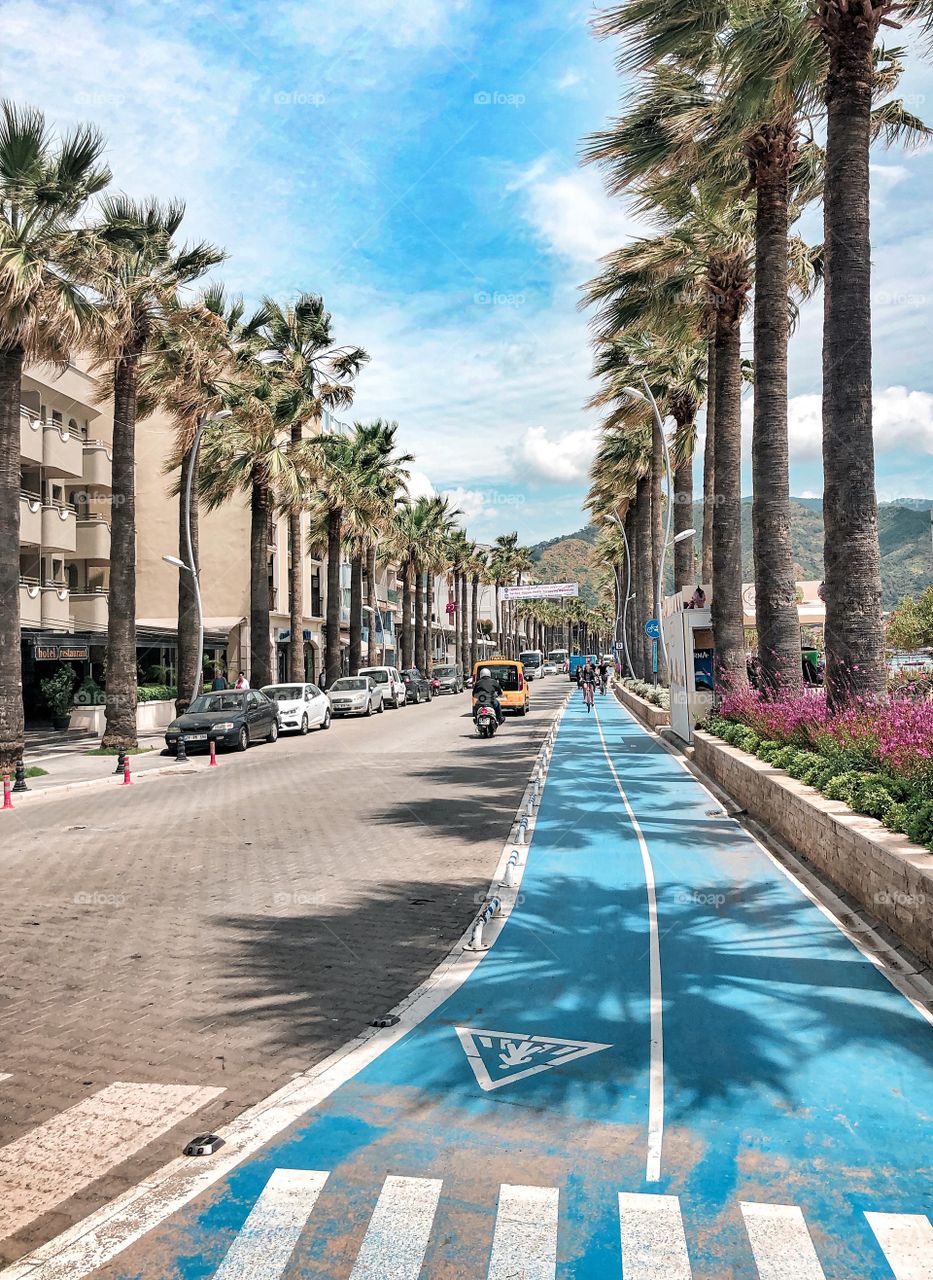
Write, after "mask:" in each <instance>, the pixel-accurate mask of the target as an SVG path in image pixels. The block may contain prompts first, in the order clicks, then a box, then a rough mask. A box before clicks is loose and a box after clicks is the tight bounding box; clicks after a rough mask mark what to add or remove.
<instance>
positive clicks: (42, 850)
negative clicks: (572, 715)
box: [0, 677, 567, 1262]
mask: <svg viewBox="0 0 933 1280" xmlns="http://www.w3.org/2000/svg"><path fill="white" fill-rule="evenodd" d="M566 688H567V685H566V681H564V680H562V679H560V678H559V677H552V678H550V679H549V680H545V681H544V682H541V683H539V684H538V685H537V686H536V687H535V689H534V697H533V710H532V713H531V715H530V716H529V717H528V718H527V719H525V720H521V719H517V718H509V719H508V721H507V723H506V726H505V727H504V729H503V731H502V732H501V733H500V734H499V735H498V736H497V737H496V739H494V740H493V741H492V742H488V743H487V742H481V741H479V740H477V739H476V738H475V736H474V735H473V733H472V723H471V721H470V719H469V709H468V708H469V704H468V695H464V696H462V697H459V698H456V697H444V698H438V699H436V700H435V702H434V703H433V704H430V705H425V706H421V707H413V706H412V707H406V708H404V709H402V710H400V711H393V712H386V713H385V714H383V715H381V716H376V717H374V718H373V719H371V720H358V721H339V722H335V724H334V725H333V727H332V728H331V729H330V730H329V731H327V732H316V733H312V734H310V735H309V736H308V737H307V738H295V737H288V738H285V737H283V738H281V739H280V740H279V742H278V743H277V744H275V745H261V746H257V747H254V748H252V749H251V750H250V751H249V752H248V753H246V754H245V755H224V756H222V757H221V763H220V767H219V768H217V769H207V768H206V766H205V767H202V768H200V769H198V770H197V771H196V772H194V773H188V772H185V771H184V770H182V769H181V768H179V771H178V773H177V774H175V775H172V776H167V777H159V778H158V779H157V780H154V781H147V782H145V783H144V784H142V785H138V786H136V787H134V788H132V789H131V788H125V789H124V788H102V789H96V788H89V789H84V790H82V791H79V792H71V793H67V794H63V795H62V796H61V797H59V798H55V799H51V798H50V799H44V800H42V801H41V802H35V803H30V802H29V801H25V802H24V803H22V804H21V805H20V806H19V807H18V808H17V809H16V811H15V812H14V813H12V814H4V815H3V818H4V820H5V821H4V824H3V826H2V827H0V883H2V885H3V893H2V897H0V922H2V927H0V1144H3V1145H2V1147H0V1237H3V1239H2V1242H0V1261H2V1262H9V1261H11V1260H12V1259H14V1258H18V1257H20V1256H21V1255H23V1254H24V1253H25V1252H26V1251H27V1250H29V1249H31V1248H33V1247H35V1246H36V1245H37V1244H40V1243H42V1242H43V1241H45V1240H47V1239H49V1238H50V1237H51V1236H53V1235H55V1234H56V1233H58V1232H59V1231H61V1230H63V1229H64V1228H65V1227H67V1226H69V1225H70V1224H71V1223H73V1222H75V1221H76V1220H78V1219H80V1218H83V1217H84V1216H86V1215H87V1214H88V1213H90V1212H92V1211H94V1210H95V1209H97V1208H99V1207H100V1206H101V1205H102V1204H105V1203H108V1202H109V1201H110V1200H111V1199H112V1198H113V1197H114V1196H115V1195H117V1194H119V1193H120V1192H121V1191H123V1190H124V1189H125V1188H127V1187H130V1186H133V1185H135V1184H136V1183H137V1182H138V1181H139V1179H140V1178H142V1177H145V1176H146V1174H147V1173H148V1172H149V1171H151V1170H153V1169H155V1168H157V1167H159V1166H160V1165H161V1164H163V1163H164V1162H165V1161H166V1160H167V1159H169V1158H171V1157H173V1156H175V1155H177V1154H178V1152H179V1150H180V1147H181V1145H182V1143H183V1141H184V1140H185V1139H187V1138H188V1137H190V1136H192V1135H193V1134H194V1133H195V1132H202V1131H204V1130H205V1129H210V1128H212V1127H217V1126H219V1125H221V1124H223V1123H227V1122H228V1121H229V1120H230V1119H231V1118H232V1117H233V1116H234V1115H236V1114H237V1113H238V1112H240V1111H241V1110H242V1109H243V1108H245V1107H247V1106H249V1105H250V1104H252V1103H255V1102H256V1101H258V1100H259V1099H261V1098H263V1097H265V1096H266V1095H267V1094H268V1093H269V1092H270V1091H271V1090H272V1089H274V1088H276V1087H277V1086H278V1085H280V1084H282V1083H283V1082H284V1081H287V1080H288V1079H289V1078H290V1077H292V1076H293V1075H295V1074H296V1073H298V1072H301V1071H304V1070H306V1069H307V1068H308V1067H309V1066H311V1065H312V1064H314V1063H315V1062H317V1061H319V1060H320V1059H321V1058H323V1057H324V1056H326V1055H327V1054H328V1053H330V1052H332V1051H333V1050H334V1049H335V1048H337V1047H338V1046H340V1045H342V1044H344V1043H345V1042H346V1041H348V1040H350V1039H351V1038H352V1037H354V1036H356V1035H357V1034H358V1033H359V1032H360V1031H361V1029H362V1028H364V1027H365V1026H366V1025H367V1024H368V1023H369V1021H370V1020H371V1019H373V1018H375V1017H379V1016H380V1015H382V1014H384V1013H385V1012H386V1011H387V1010H388V1009H390V1008H392V1007H393V1006H394V1005H395V1004H396V1003H397V1002H398V1001H399V1000H401V999H402V998H404V997H405V996H406V995H407V994H408V993H409V992H410V991H411V990H412V989H413V988H414V987H415V986H416V985H417V984H418V983H419V982H420V981H421V980H422V979H423V978H424V977H425V976H426V975H427V974H428V973H429V972H430V971H431V970H432V969H433V968H434V967H435V966H436V964H437V963H438V962H439V961H440V960H441V959H442V958H443V957H444V956H445V955H446V954H447V952H448V950H449V948H450V947H451V945H452V943H453V942H454V940H455V939H456V938H457V937H458V936H459V935H460V933H461V932H462V930H463V928H464V927H465V926H466V924H467V922H468V921H469V919H470V917H471V916H472V915H473V914H474V912H475V910H476V901H477V898H479V900H482V897H483V896H484V894H485V890H486V888H487V885H488V883H489V878H490V875H491V873H492V871H493V868H494V866H495V863H496V860H497V858H498V856H499V853H500V850H501V846H502V842H503V840H505V839H506V838H507V835H508V829H509V825H510V822H511V821H512V819H513V817H514V814H515V809H516V806H517V804H518V802H519V799H520V796H521V793H522V789H523V787H524V785H525V783H526V781H527V777H528V773H529V770H530V768H531V764H532V760H533V757H534V753H535V751H536V749H537V745H538V743H539V742H540V739H541V738H542V736H543V734H544V733H545V731H546V729H547V727H548V724H549V723H550V717H551V713H552V712H553V710H554V708H555V707H556V706H557V704H558V702H559V701H560V699H561V698H562V697H563V695H564V694H565V693H566Z"/></svg>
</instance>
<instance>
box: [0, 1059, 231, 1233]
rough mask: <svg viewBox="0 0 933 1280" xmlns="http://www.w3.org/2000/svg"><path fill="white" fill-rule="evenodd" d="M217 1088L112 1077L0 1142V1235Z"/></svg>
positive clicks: (142, 1143)
mask: <svg viewBox="0 0 933 1280" xmlns="http://www.w3.org/2000/svg"><path fill="white" fill-rule="evenodd" d="M221 1093H223V1089H213V1088H199V1087H198V1086H196V1085H174V1084H125V1083H123V1082H117V1083H115V1084H111V1085H108V1086H107V1087H106V1088H105V1089H101V1090H100V1092H99V1093H95V1094H93V1096H92V1097H90V1098H85V1099H84V1101H83V1102H79V1103H78V1104H77V1105H76V1106H74V1107H69V1109H68V1110H67V1111H62V1112H60V1113H59V1114H58V1115H57V1116H55V1117H53V1119H51V1120H49V1121H48V1122H47V1123H46V1124H43V1125H40V1126H39V1127H38V1128H37V1129H33V1130H32V1131H31V1132H29V1133H26V1134H24V1135H23V1137H21V1138H17V1139H16V1141H15V1142H11V1143H9V1144H8V1145H7V1146H5V1147H0V1238H2V1237H4V1236H8V1235H12V1233H13V1232H14V1231H19V1230H20V1229H21V1228H22V1227H24V1226H26V1224H27V1223H29V1222H32V1221H33V1219H34V1218H38V1217H39V1216H40V1215H41V1214H43V1213H47V1212H48V1210H49V1209H52V1208H54V1207H55V1205H57V1204H61V1202H62V1201H63V1200H68V1199H70V1198H71V1196H73V1195H76V1194H77V1193H78V1192H79V1191H81V1190H83V1188H84V1187H87V1186H90V1184H91V1183H92V1182H96V1180H97V1179H98V1178H100V1177H102V1176H103V1174H105V1173H106V1172H107V1171H108V1170H109V1169H113V1168H115V1167H116V1166H117V1165H118V1164H122V1163H123V1161H124V1160H126V1159H128V1158H129V1157H130V1156H132V1155H135V1154H136V1153H137V1152H138V1151H142V1149H143V1148H144V1147H146V1146H148V1145H149V1143H150V1142H152V1140H153V1139H154V1138H157V1137H158V1136H159V1134H161V1133H165V1132H167V1131H168V1130H169V1129H172V1128H174V1127H175V1125H176V1124H178V1122H179V1121H180V1120H183V1119H184V1118H185V1117H186V1116H190V1115H192V1114H193V1113H194V1112H195V1111H199V1110H200V1108H201V1107H203V1106H204V1105H205V1104H206V1103H208V1102H210V1101H211V1100H212V1099H214V1098H216V1097H217V1096H218V1094H221Z"/></svg>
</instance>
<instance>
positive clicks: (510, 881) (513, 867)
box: [502, 849, 518, 889]
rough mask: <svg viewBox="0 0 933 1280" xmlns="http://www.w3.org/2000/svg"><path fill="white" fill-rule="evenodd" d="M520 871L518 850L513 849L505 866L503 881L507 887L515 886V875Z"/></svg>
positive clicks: (512, 887)
mask: <svg viewBox="0 0 933 1280" xmlns="http://www.w3.org/2000/svg"><path fill="white" fill-rule="evenodd" d="M517 871H518V850H517V849H513V850H512V853H511V855H510V857H509V861H508V864H507V866H506V868H505V879H504V880H503V881H502V883H503V884H504V885H505V887H506V888H507V889H514V888H515V875H516V872H517Z"/></svg>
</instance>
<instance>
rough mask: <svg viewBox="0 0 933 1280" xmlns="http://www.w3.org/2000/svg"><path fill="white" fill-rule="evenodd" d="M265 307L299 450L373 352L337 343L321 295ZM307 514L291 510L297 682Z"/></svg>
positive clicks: (345, 397) (291, 651)
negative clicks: (307, 431)
mask: <svg viewBox="0 0 933 1280" xmlns="http://www.w3.org/2000/svg"><path fill="white" fill-rule="evenodd" d="M262 307H263V311H264V312H265V315H266V321H265V324H264V325H263V330H262V336H263V339H264V342H265V344H266V357H267V358H269V357H272V358H274V359H275V360H277V361H278V363H279V366H280V369H281V371H282V372H283V373H284V374H285V375H286V377H287V379H288V386H289V390H288V392H287V393H284V394H283V395H281V396H280V397H279V400H278V405H277V407H278V412H279V421H280V424H281V425H282V426H287V428H288V430H289V433H290V437H291V444H292V450H293V452H297V451H298V450H299V449H300V446H301V441H302V437H303V434H304V425H305V423H306V422H308V421H316V422H319V421H320V418H321V414H322V411H323V410H324V409H337V408H344V407H346V406H347V405H349V404H351V403H352V402H353V387H352V382H353V379H354V378H356V376H357V374H358V373H359V371H360V369H361V368H362V366H363V364H364V363H365V362H366V361H367V360H368V359H369V357H368V356H367V354H366V352H365V351H363V350H362V348H360V347H335V346H333V339H332V336H331V316H330V313H329V312H328V311H326V310H325V307H324V299H323V298H322V297H320V296H319V295H318V294H315V293H302V294H300V295H299V296H298V298H297V299H296V300H295V302H294V303H291V304H289V305H287V306H282V304H281V303H279V302H276V300H275V299H274V298H265V299H264V301H263V304H262ZM301 516H302V512H301V509H300V508H296V509H295V510H293V511H289V512H288V532H289V546H290V547H291V557H290V559H289V564H288V610H289V641H288V675H289V679H290V680H294V681H297V682H301V681H303V680H304V678H305V661H304V549H303V547H302V536H301Z"/></svg>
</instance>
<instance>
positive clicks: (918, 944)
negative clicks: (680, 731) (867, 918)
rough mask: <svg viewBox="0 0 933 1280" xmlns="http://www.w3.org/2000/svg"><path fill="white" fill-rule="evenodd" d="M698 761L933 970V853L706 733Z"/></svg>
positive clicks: (697, 742) (699, 738) (697, 743)
mask: <svg viewBox="0 0 933 1280" xmlns="http://www.w3.org/2000/svg"><path fill="white" fill-rule="evenodd" d="M693 745H694V760H695V762H696V764H697V766H698V768H700V769H701V770H702V771H703V772H704V773H705V774H706V775H707V776H708V777H710V778H712V779H713V781H714V782H716V783H717V784H718V786H720V787H721V788H722V789H723V791H726V792H728V794H729V795H730V796H731V797H732V798H733V799H734V800H735V801H736V803H737V804H739V805H741V807H742V808H743V809H745V810H747V812H748V813H749V815H750V816H751V817H752V818H754V819H755V821H757V822H759V823H760V824H761V825H762V826H763V827H767V828H769V829H770V830H772V831H774V832H775V833H776V834H777V835H778V836H780V838H781V839H782V840H783V841H784V842H785V844H787V845H789V846H790V847H791V848H792V849H794V850H795V851H796V852H797V853H799V854H800V855H801V857H803V858H806V859H807V861H808V862H811V863H812V864H813V865H814V866H815V867H817V868H818V869H819V870H820V871H822V872H823V873H824V874H825V875H826V876H827V877H828V878H829V879H830V880H832V881H833V883H834V884H836V885H837V886H838V887H839V888H840V889H843V890H844V891H845V892H846V893H848V894H850V895H851V896H852V897H853V898H855V899H856V900H857V901H858V902H859V903H861V905H862V906H863V907H865V908H866V909H867V910H868V911H870V912H871V913H872V914H873V915H875V916H877V917H878V919H879V920H882V921H883V922H884V923H885V924H886V925H887V926H888V927H889V928H891V929H893V930H894V932H895V933H897V934H898V936H899V937H900V938H902V939H903V940H904V942H906V943H907V945H908V946H909V947H910V948H911V950H912V951H914V952H916V954H917V955H918V956H921V957H922V958H923V959H924V960H925V961H926V962H927V963H928V964H930V965H933V854H931V853H930V852H929V850H927V849H924V848H922V847H921V846H920V845H916V844H912V843H911V841H909V840H908V839H907V837H906V836H902V835H896V834H895V833H894V832H892V831H888V830H887V828H886V827H883V826H882V825H881V823H880V822H876V821H875V819H874V818H867V817H865V816H864V815H862V814H859V813H854V812H853V811H852V810H851V809H850V808H849V806H848V805H846V804H843V803H842V802H841V801H838V800H827V799H826V798H825V796H823V795H821V794H820V793H819V792H818V791H816V790H814V788H813V787H808V786H805V785H804V784H803V783H802V782H798V781H797V780H796V779H795V778H791V777H789V775H788V774H786V773H784V772H783V770H781V769H775V768H774V766H773V765H769V764H766V763H765V762H764V761H763V760H759V759H758V758H757V757H756V756H751V755H749V754H748V753H747V752H745V751H740V750H739V749H738V748H737V747H730V746H729V745H728V743H725V742H722V741H721V740H720V739H719V738H714V737H712V736H711V735H710V734H708V733H703V732H701V731H699V730H697V732H696V733H695V735H694V740H693Z"/></svg>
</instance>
